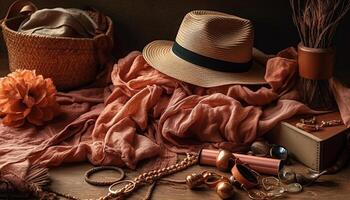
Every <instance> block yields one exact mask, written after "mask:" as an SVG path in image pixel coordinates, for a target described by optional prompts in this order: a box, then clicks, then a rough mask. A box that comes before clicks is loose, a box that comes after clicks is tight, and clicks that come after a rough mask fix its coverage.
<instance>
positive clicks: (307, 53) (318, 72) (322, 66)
mask: <svg viewBox="0 0 350 200" xmlns="http://www.w3.org/2000/svg"><path fill="white" fill-rule="evenodd" d="M298 64H299V75H300V77H302V78H305V79H311V80H327V79H330V78H331V77H332V75H333V68H334V64H335V48H326V49H321V48H309V47H305V46H304V45H302V44H301V43H300V44H299V45H298Z"/></svg>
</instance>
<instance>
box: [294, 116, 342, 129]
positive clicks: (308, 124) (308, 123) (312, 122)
mask: <svg viewBox="0 0 350 200" xmlns="http://www.w3.org/2000/svg"><path fill="white" fill-rule="evenodd" d="M339 125H343V121H342V120H329V121H324V120H322V121H321V123H320V124H318V123H317V119H316V117H315V116H313V117H311V118H309V119H304V118H301V119H300V122H298V123H297V124H296V125H295V126H296V127H297V128H300V129H302V130H304V131H307V132H316V131H320V130H321V129H323V128H325V127H332V126H339Z"/></svg>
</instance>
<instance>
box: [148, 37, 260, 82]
mask: <svg viewBox="0 0 350 200" xmlns="http://www.w3.org/2000/svg"><path fill="white" fill-rule="evenodd" d="M173 44H174V42H173V41H167V40H156V41H153V42H151V43H149V44H148V45H147V46H146V47H145V48H144V49H143V52H142V54H143V57H144V58H145V60H146V61H147V63H148V64H150V65H151V66H152V67H153V68H155V69H157V70H158V71H160V72H162V73H164V74H166V75H168V76H170V77H173V78H175V79H177V80H181V81H184V82H187V83H190V84H193V85H197V86H201V87H216V86H221V85H230V84H245V85H262V84H266V81H265V79H264V76H265V67H263V66H261V65H259V64H258V63H257V62H255V61H253V65H252V67H251V69H250V70H249V71H247V72H243V73H228V72H220V71H215V70H211V69H208V68H205V67H201V66H198V65H195V64H192V63H190V62H187V61H185V60H183V59H181V58H179V57H178V56H176V55H175V54H174V53H173V52H172V50H171V48H172V46H173Z"/></svg>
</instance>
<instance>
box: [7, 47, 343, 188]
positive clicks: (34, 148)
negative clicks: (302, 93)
mask: <svg viewBox="0 0 350 200" xmlns="http://www.w3.org/2000/svg"><path fill="white" fill-rule="evenodd" d="M295 58H296V51H295V50H294V49H292V48H290V49H287V50H285V51H283V52H281V53H280V54H279V57H276V58H273V59H270V60H269V61H268V64H267V69H266V77H265V78H266V81H267V82H268V84H269V85H268V86H266V87H262V88H257V89H252V88H248V87H246V86H242V85H229V86H221V87H216V88H201V87H197V86H193V85H190V84H187V83H184V82H180V81H177V80H174V79H173V78H170V77H168V76H166V75H164V74H161V73H160V72H158V71H156V70H155V69H153V68H152V67H150V66H149V65H148V64H147V63H146V62H145V60H144V59H143V57H142V55H141V54H140V53H139V52H132V53H130V54H129V55H128V56H127V57H125V58H123V59H120V60H119V62H118V63H117V64H116V65H115V66H114V69H113V71H112V73H111V79H112V83H113V84H112V85H110V86H108V87H106V88H91V89H82V90H79V91H73V92H69V93H59V94H58V96H57V99H58V102H59V104H60V105H61V108H62V113H63V114H62V115H61V116H59V117H57V118H56V119H55V120H54V121H52V122H51V123H50V124H48V125H46V126H44V127H33V126H29V125H26V126H25V127H21V128H8V127H4V126H0V169H1V175H0V178H1V177H2V178H6V179H8V180H11V182H12V183H13V184H15V185H16V186H18V187H20V186H21V180H22V179H21V178H24V177H26V176H27V174H28V173H30V172H31V170H32V169H33V168H36V167H50V166H57V165H61V164H62V163H67V162H78V161H86V160H88V161H90V162H91V163H93V164H94V165H117V166H127V167H130V168H135V167H136V164H137V163H138V162H139V161H141V160H145V159H148V158H153V157H156V156H157V157H158V160H157V161H159V162H157V163H153V165H152V166H153V167H159V166H161V165H166V164H169V163H170V164H171V163H173V162H174V161H175V158H176V157H175V156H174V153H170V152H169V151H168V150H171V152H188V151H197V150H198V149H199V148H202V147H207V148H212V147H215V148H226V149H229V150H231V151H240V150H243V149H245V148H246V147H247V146H248V145H249V144H250V143H251V142H253V141H254V140H255V139H256V138H257V137H260V136H262V135H264V134H265V133H266V132H267V131H268V130H270V129H271V128H272V127H273V126H275V125H276V124H277V123H278V122H279V121H281V120H283V119H286V118H289V117H291V116H293V115H295V114H306V113H316V112H315V111H312V110H311V109H309V108H308V107H306V106H305V105H303V104H302V103H300V102H298V101H297V99H298V92H297V91H296V90H295V89H294V85H295V84H294V82H295V77H296V75H297V62H296V60H295ZM174 67H176V66H174ZM331 86H332V88H333V90H334V93H335V96H336V100H337V102H338V104H339V108H340V110H341V114H342V117H343V120H344V122H345V123H346V125H347V126H350V118H349V116H350V102H349V101H350V89H348V88H345V87H343V86H342V85H341V84H340V83H338V82H336V81H333V80H331ZM153 161H154V160H153Z"/></svg>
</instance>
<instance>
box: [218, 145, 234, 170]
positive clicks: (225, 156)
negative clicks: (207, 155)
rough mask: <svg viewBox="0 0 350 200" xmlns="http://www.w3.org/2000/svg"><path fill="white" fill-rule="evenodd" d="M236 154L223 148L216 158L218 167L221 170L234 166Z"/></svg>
mask: <svg viewBox="0 0 350 200" xmlns="http://www.w3.org/2000/svg"><path fill="white" fill-rule="evenodd" d="M233 160H234V156H233V155H232V153H231V152H229V151H227V150H221V151H220V152H219V155H218V156H217V158H216V168H218V169H219V170H221V171H228V170H229V169H230V167H231V168H232V165H233Z"/></svg>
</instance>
